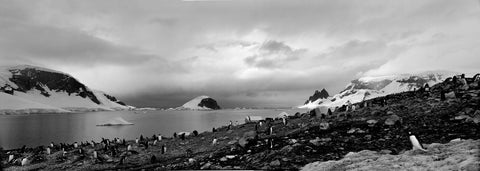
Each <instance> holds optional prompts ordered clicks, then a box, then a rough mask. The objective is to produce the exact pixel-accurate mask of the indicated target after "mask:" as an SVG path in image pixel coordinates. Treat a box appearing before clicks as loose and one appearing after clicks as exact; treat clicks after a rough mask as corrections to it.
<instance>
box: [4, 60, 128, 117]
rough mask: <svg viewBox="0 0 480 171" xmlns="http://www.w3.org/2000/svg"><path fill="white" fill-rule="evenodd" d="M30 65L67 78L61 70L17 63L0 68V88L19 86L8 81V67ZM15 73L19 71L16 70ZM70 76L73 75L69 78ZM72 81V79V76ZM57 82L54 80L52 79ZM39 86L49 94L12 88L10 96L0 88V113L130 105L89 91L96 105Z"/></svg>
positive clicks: (126, 108) (72, 95)
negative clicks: (17, 64) (95, 99)
mask: <svg viewBox="0 0 480 171" xmlns="http://www.w3.org/2000/svg"><path fill="white" fill-rule="evenodd" d="M26 68H34V69H35V70H38V71H45V72H49V73H60V74H64V75H66V76H69V77H71V76H70V75H68V74H65V73H63V72H59V71H54V70H51V69H46V68H41V67H35V66H28V65H20V66H13V67H6V66H4V67H0V88H1V87H12V88H14V89H17V88H19V85H17V84H15V83H14V82H12V81H10V78H12V77H13V75H14V74H13V73H12V72H10V70H12V69H18V70H22V69H26ZM16 74H17V75H18V74H19V73H16ZM72 78H73V77H72ZM75 80H76V79H75ZM54 81H58V80H54ZM38 86H39V87H41V88H42V89H44V91H43V93H45V92H46V93H48V94H49V96H48V97H47V96H44V95H42V94H41V93H42V91H40V90H38V89H35V88H32V89H30V90H28V91H26V92H21V91H14V93H13V95H11V94H8V93H5V92H3V91H1V90H0V114H34V113H70V112H86V111H112V110H128V109H131V108H132V107H131V106H124V105H121V104H119V103H116V102H114V101H112V100H110V99H108V98H107V97H106V95H105V93H104V92H101V91H97V90H91V89H88V87H87V90H88V91H91V92H93V94H94V96H95V97H96V98H97V99H98V101H99V102H100V104H97V103H95V102H93V101H92V100H91V99H89V98H83V97H81V96H78V95H76V94H70V95H69V94H68V93H67V92H65V91H52V90H50V89H49V87H48V86H46V85H42V84H39V85H38Z"/></svg>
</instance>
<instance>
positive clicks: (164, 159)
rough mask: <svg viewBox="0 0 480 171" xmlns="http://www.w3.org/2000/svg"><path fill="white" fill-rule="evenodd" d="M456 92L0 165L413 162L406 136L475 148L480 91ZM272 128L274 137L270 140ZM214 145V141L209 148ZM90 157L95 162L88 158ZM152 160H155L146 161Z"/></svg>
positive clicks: (398, 97) (32, 155)
mask: <svg viewBox="0 0 480 171" xmlns="http://www.w3.org/2000/svg"><path fill="white" fill-rule="evenodd" d="M459 87H460V86H457V85H455V84H454V83H451V82H445V83H442V84H438V85H437V86H434V87H432V89H431V91H430V92H421V91H419V92H405V93H399V94H393V95H389V96H386V97H382V98H376V99H372V100H369V101H368V104H369V105H368V107H363V108H357V109H356V110H355V111H344V112H334V113H333V114H332V115H329V116H325V117H321V116H311V115H309V114H299V115H297V116H294V117H290V118H289V119H288V122H287V124H286V125H284V124H283V123H282V120H280V119H277V120H272V121H266V123H264V124H262V125H261V126H260V125H259V124H257V123H246V124H242V125H235V126H233V127H231V128H230V129H229V128H228V127H227V126H225V127H222V128H218V129H217V131H216V132H203V133H200V134H199V135H198V136H193V135H192V136H188V137H186V138H185V140H182V139H180V138H167V139H163V140H162V141H160V142H158V144H157V145H152V143H153V141H152V140H150V141H149V143H150V145H149V147H148V149H146V148H145V146H144V145H142V144H137V143H135V142H133V141H128V142H127V144H131V145H133V148H132V150H131V151H127V150H126V146H125V145H121V144H115V143H112V145H111V146H117V147H118V149H119V151H118V152H117V154H114V155H112V154H111V150H103V148H102V146H101V145H99V144H97V146H95V147H91V146H84V147H81V148H82V149H83V150H84V153H82V154H80V153H78V152H77V151H78V148H69V149H67V153H66V155H65V156H62V152H61V151H59V150H53V154H51V155H47V154H46V153H45V151H44V150H41V148H36V149H40V150H35V149H26V150H25V151H24V152H21V150H14V151H8V153H9V154H15V156H16V157H15V159H14V161H13V162H9V163H7V161H6V160H7V159H6V158H7V154H6V153H7V152H3V153H1V155H2V157H3V158H2V164H3V167H6V170H60V169H61V170H118V169H122V170H123V169H131V170H141V169H146V170H163V169H300V168H302V167H303V166H305V165H306V164H308V163H313V162H317V161H329V160H340V161H339V162H342V161H344V160H345V159H344V160H341V159H342V158H344V157H345V155H347V154H348V153H349V152H359V151H362V150H369V151H372V152H365V151H362V152H360V154H363V153H368V154H370V153H372V154H376V153H381V154H388V156H398V157H401V156H405V155H407V156H415V155H416V154H415V153H414V152H411V151H409V150H411V149H412V146H411V143H410V141H409V138H408V134H407V132H409V131H411V132H413V133H414V134H415V135H416V136H417V138H418V139H419V140H420V142H421V143H424V144H432V143H440V144H445V143H449V142H450V141H451V140H453V139H457V138H461V139H473V140H477V141H472V142H475V143H477V145H478V139H479V137H480V126H479V124H480V105H479V104H480V97H479V93H480V90H479V89H478V86H477V87H476V88H471V89H469V90H462V89H460V88H459ZM452 91H455V92H456V96H457V97H455V96H450V95H449V94H447V96H446V99H445V100H441V92H446V93H448V92H452ZM270 126H271V127H273V134H269V127H270ZM256 128H257V129H256ZM256 130H257V131H256ZM214 138H216V139H218V141H217V144H215V145H212V140H213V139H214ZM162 145H165V146H166V147H167V151H166V153H165V154H161V146H162ZM446 146H448V145H446ZM427 147H428V148H433V147H431V146H427ZM446 148H448V147H446ZM434 149H435V148H434ZM94 150H96V151H97V152H98V154H99V156H100V157H99V158H94V157H93V151H94ZM447 154H450V153H447ZM477 154H478V153H477ZM418 155H423V154H418ZM152 156H155V158H156V159H155V160H152ZM24 157H28V158H29V159H30V160H29V161H30V163H29V164H28V165H26V166H19V165H20V161H21V159H22V158H24ZM122 157H126V158H125V161H124V163H123V164H121V163H120V159H121V158H122ZM347 157H348V156H347ZM443 157H446V158H448V156H443ZM475 159H478V155H477V158H475ZM432 160H435V159H432ZM391 161H395V160H393V159H392V160H391ZM452 162H461V161H459V160H458V161H457V160H453V161H452ZM317 164H318V163H317ZM340 164H342V163H340ZM476 165H477V166H478V162H477V164H476ZM342 167H343V164H342ZM345 168H348V167H347V166H345ZM477 168H478V167H477ZM379 170H383V169H382V168H380V169H379Z"/></svg>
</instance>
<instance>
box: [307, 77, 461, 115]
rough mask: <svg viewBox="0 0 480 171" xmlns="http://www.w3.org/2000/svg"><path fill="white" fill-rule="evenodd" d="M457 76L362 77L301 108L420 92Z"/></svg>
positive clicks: (329, 106)
mask: <svg viewBox="0 0 480 171" xmlns="http://www.w3.org/2000/svg"><path fill="white" fill-rule="evenodd" d="M453 75H455V73H454V72H448V71H436V72H433V71H430V72H423V73H419V74H400V75H389V76H377V77H362V78H359V79H355V80H352V81H351V83H350V84H348V85H347V86H346V87H345V89H344V90H342V91H340V92H339V93H338V94H335V95H334V96H333V97H329V98H326V99H318V100H316V101H308V103H306V104H304V105H302V106H300V107H299V108H308V109H313V108H316V107H319V106H325V107H328V108H335V107H337V106H342V105H344V104H346V103H347V102H350V103H358V102H361V101H364V100H368V99H373V98H376V97H382V96H386V95H389V94H394V93H400V92H406V91H413V90H418V89H419V88H421V87H423V86H424V85H425V84H428V85H430V86H432V85H434V84H437V83H439V82H442V81H444V80H445V79H446V78H447V77H451V76H453Z"/></svg>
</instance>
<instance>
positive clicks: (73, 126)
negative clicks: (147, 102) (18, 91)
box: [0, 110, 301, 149]
mask: <svg viewBox="0 0 480 171" xmlns="http://www.w3.org/2000/svg"><path fill="white" fill-rule="evenodd" d="M282 111H286V112H288V113H295V112H297V111H300V110H217V111H148V112H147V113H141V114H135V113H134V112H133V111H116V112H90V113H79V114H39V115H16V116H14V115H0V146H1V147H3V148H5V149H12V148H19V147H21V146H23V145H27V146H30V147H32V146H37V145H47V144H49V143H50V142H52V141H53V142H65V143H73V142H75V141H78V142H80V141H90V140H95V141H98V140H99V139H101V138H102V137H105V138H114V137H119V138H125V139H134V138H135V137H138V136H140V135H141V134H143V135H144V136H152V135H153V134H162V135H165V136H172V134H173V133H174V132H182V131H189V132H191V131H193V130H198V131H199V132H203V131H210V130H211V129H212V127H219V126H222V125H226V124H227V123H228V122H229V121H230V120H232V121H233V122H234V123H235V121H238V123H243V122H244V119H245V116H248V115H258V116H264V117H275V116H276V115H278V114H279V113H281V112H282ZM300 112H301V111H300ZM114 117H122V118H124V119H125V120H127V121H129V122H132V123H134V124H135V125H130V126H110V127H109V126H102V127H97V126H96V125H97V124H99V123H102V122H104V121H107V120H109V119H111V118H114Z"/></svg>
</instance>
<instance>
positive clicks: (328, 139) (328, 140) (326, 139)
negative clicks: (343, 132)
mask: <svg viewBox="0 0 480 171" xmlns="http://www.w3.org/2000/svg"><path fill="white" fill-rule="evenodd" d="M320 141H321V142H330V141H332V139H331V138H328V137H327V138H321V139H320Z"/></svg>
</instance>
